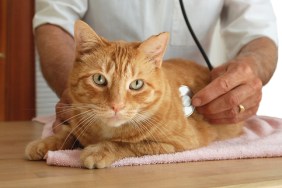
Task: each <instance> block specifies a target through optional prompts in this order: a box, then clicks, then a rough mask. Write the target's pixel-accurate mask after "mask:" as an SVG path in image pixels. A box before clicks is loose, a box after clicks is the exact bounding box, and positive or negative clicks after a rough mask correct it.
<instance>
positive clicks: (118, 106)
mask: <svg viewBox="0 0 282 188" xmlns="http://www.w3.org/2000/svg"><path fill="white" fill-rule="evenodd" d="M111 106H112V109H113V111H114V112H116V113H117V112H119V111H121V110H122V109H123V108H124V107H125V104H124V103H123V102H120V103H112V104H111Z"/></svg>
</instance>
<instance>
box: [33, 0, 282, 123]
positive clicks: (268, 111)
mask: <svg viewBox="0 0 282 188" xmlns="http://www.w3.org/2000/svg"><path fill="white" fill-rule="evenodd" d="M271 2H272V3H273V8H274V11H275V14H276V17H277V24H278V33H279V34H278V35H279V41H280V44H281V41H282V11H281V10H279V7H280V9H281V7H282V1H281V0H271ZM280 46H281V45H280ZM217 49H218V47H217ZM219 53H220V50H219V51H217V52H215V55H216V54H219ZM279 57H280V58H279V63H278V67H277V69H276V72H275V74H274V76H273V78H272V79H271V81H270V82H269V83H268V84H267V85H266V86H265V87H264V88H263V98H262V102H261V105H260V108H259V111H258V114H259V115H267V116H273V117H280V118H282V110H281V108H282V89H281V82H282V60H281V57H282V50H281V48H280V49H279ZM214 58H216V57H211V59H214ZM217 58H218V57H217ZM217 61H218V59H217ZM36 62H37V66H36V95H37V97H36V105H37V110H36V112H37V115H38V116H39V115H49V114H54V113H55V104H56V103H57V101H58V98H57V97H56V95H55V94H54V93H53V92H52V91H51V90H50V89H49V87H48V85H47V84H46V82H45V80H44V79H43V77H42V74H41V71H40V68H39V66H38V60H37V61H36ZM213 62H214V61H213Z"/></svg>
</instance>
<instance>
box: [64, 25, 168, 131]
mask: <svg viewBox="0 0 282 188" xmlns="http://www.w3.org/2000/svg"><path fill="white" fill-rule="evenodd" d="M74 37H75V43H76V60H75V63H74V67H73V71H72V73H71V76H70V82H69V87H70V95H71V97H72V99H73V101H74V104H75V106H77V109H81V110H79V111H81V113H84V115H83V114H81V116H88V117H89V120H88V121H93V122H94V121H96V122H99V123H103V124H104V125H107V126H110V127H118V126H121V125H123V124H126V123H129V122H130V123H132V124H134V123H135V124H136V123H137V124H138V123H139V122H140V121H146V119H147V118H148V117H150V116H151V115H152V114H153V113H155V111H156V110H157V109H158V108H159V106H158V105H159V103H160V100H161V98H162V96H163V95H164V85H165V84H164V82H165V80H163V79H162V71H161V64H162V58H163V55H164V53H165V49H166V46H167V41H168V38H169V34H168V33H161V34H159V35H156V36H152V37H150V38H149V39H147V40H145V41H144V42H131V43H129V42H124V41H113V42H111V41H108V40H106V39H104V38H102V37H100V36H98V35H97V34H96V33H95V32H94V31H93V30H92V29H91V28H90V27H89V26H88V25H87V24H86V23H84V22H82V21H77V22H76V24H75V36H74ZM90 116H92V117H90Z"/></svg>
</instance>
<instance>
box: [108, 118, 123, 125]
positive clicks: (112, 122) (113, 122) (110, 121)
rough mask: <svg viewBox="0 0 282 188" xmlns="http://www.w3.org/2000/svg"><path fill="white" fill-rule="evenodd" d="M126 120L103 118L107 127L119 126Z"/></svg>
mask: <svg viewBox="0 0 282 188" xmlns="http://www.w3.org/2000/svg"><path fill="white" fill-rule="evenodd" d="M126 122H127V121H126V120H121V119H114V118H110V119H107V120H104V124H105V125H106V126H108V127H121V126H122V125H124V124H125V123H126Z"/></svg>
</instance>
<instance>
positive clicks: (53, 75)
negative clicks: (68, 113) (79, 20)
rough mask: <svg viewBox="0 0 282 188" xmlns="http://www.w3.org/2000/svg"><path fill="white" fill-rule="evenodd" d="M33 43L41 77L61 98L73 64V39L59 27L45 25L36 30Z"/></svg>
mask: <svg viewBox="0 0 282 188" xmlns="http://www.w3.org/2000/svg"><path fill="white" fill-rule="evenodd" d="M35 43H36V47H37V50H38V53H39V57H40V65H41V70H42V73H43V76H44V78H45V80H46V81H47V83H48V84H49V86H50V87H51V88H52V89H53V91H54V92H55V93H56V94H57V96H58V97H61V96H62V94H63V92H64V90H65V89H66V87H67V79H68V75H69V73H70V71H71V69H72V65H73V62H74V55H75V44H74V39H73V37H72V36H70V35H69V34H68V33H67V32H66V31H64V30H63V29H61V28H60V27H58V26H56V25H51V24H45V25H41V26H39V27H38V28H36V30H35Z"/></svg>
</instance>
